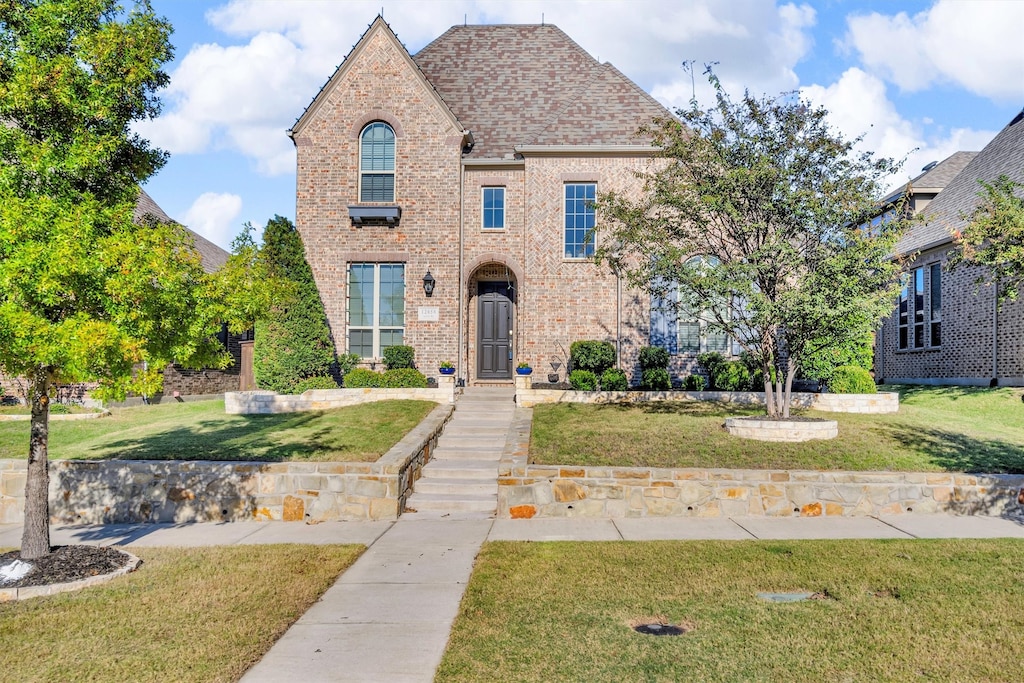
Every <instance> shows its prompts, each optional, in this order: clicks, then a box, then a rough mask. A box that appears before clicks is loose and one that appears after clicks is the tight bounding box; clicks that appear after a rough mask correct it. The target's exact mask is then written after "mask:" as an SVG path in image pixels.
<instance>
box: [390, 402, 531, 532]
mask: <svg viewBox="0 0 1024 683" xmlns="http://www.w3.org/2000/svg"><path fill="white" fill-rule="evenodd" d="M514 398H515V392H514V390H513V389H512V387H467V388H466V390H465V392H464V393H463V394H462V396H461V397H460V398H459V400H458V402H457V403H456V404H455V414H454V415H453V416H452V419H451V420H450V421H449V422H448V424H447V425H446V426H445V429H444V432H443V433H442V434H441V437H440V438H439V439H438V441H437V446H436V447H435V448H434V454H433V458H431V460H430V462H429V463H427V464H426V466H424V468H423V472H422V474H421V476H420V479H419V480H418V481H417V482H416V484H415V491H414V493H413V494H412V495H411V496H410V497H409V499H408V501H406V504H405V512H404V515H410V516H414V517H417V518H420V517H433V518H458V519H470V518H478V519H481V518H490V517H494V515H495V514H496V512H497V509H498V462H499V461H500V460H501V453H502V451H503V450H504V448H505V437H506V435H507V433H508V429H509V427H510V426H511V424H512V416H513V414H514V412H515V403H514Z"/></svg>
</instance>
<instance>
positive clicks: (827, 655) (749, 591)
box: [436, 539, 1024, 682]
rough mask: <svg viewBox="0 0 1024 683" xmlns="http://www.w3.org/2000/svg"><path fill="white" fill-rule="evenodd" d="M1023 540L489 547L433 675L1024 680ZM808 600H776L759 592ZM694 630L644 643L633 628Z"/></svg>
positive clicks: (488, 677) (533, 678)
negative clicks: (807, 595) (817, 596)
mask: <svg viewBox="0 0 1024 683" xmlns="http://www.w3.org/2000/svg"><path fill="white" fill-rule="evenodd" d="M1022 568H1024V541H1021V540H1005V539H1004V540H970V541H964V540H952V541H950V540H937V541H930V540H929V541H853V540H844V541H785V542H764V541H756V542H754V541H752V542H729V541H717V542H649V543H625V542H616V543H593V542H591V543H489V544H487V545H485V546H484V549H483V552H482V553H481V555H480V556H479V557H478V559H477V562H476V566H475V569H474V572H473V576H472V578H471V579H470V582H469V585H468V587H467V590H466V594H465V596H464V598H463V601H462V605H461V607H460V610H459V616H458V618H457V620H456V623H455V626H454V628H453V631H452V635H451V638H450V640H449V645H448V650H447V652H446V653H445V656H444V660H443V661H442V663H441V667H440V670H439V673H438V676H437V679H436V680H437V681H442V682H444V681H545V682H547V681H911V680H928V681H966V680H971V681H1019V680H1020V679H1021V671H1020V665H1019V658H1020V657H1019V655H1020V652H1021V640H1020V635H1021V633H1024V611H1022V610H1021V609H1020V605H1021V604H1024V569H1022ZM788 591H807V592H821V593H824V594H826V595H827V596H829V597H828V598H826V599H822V600H810V601H805V602H798V603H790V604H781V603H771V602H767V601H764V600H762V599H760V598H758V597H757V593H759V592H788ZM659 618H661V619H664V620H666V621H667V622H669V623H672V624H680V623H682V624H687V625H689V626H692V627H693V630H692V631H690V632H689V633H687V634H685V635H683V636H679V637H654V636H649V635H641V634H638V633H636V632H634V631H632V630H631V629H630V628H629V624H630V623H631V622H633V623H635V622H636V621H651V620H654V619H659Z"/></svg>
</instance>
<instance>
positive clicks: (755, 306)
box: [598, 73, 903, 417]
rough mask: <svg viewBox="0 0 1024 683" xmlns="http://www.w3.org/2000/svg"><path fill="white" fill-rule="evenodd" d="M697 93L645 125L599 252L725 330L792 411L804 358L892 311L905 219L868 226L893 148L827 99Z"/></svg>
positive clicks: (858, 334) (777, 406)
mask: <svg viewBox="0 0 1024 683" xmlns="http://www.w3.org/2000/svg"><path fill="white" fill-rule="evenodd" d="M709 79H710V81H711V83H712V85H713V86H714V87H715V90H716V94H717V97H716V103H715V104H714V105H713V106H711V107H709V108H706V109H704V108H701V107H700V106H699V105H698V104H697V103H696V102H693V103H691V106H690V108H689V109H683V110H679V111H678V112H677V114H678V116H679V118H678V119H676V118H666V119H664V120H660V121H657V122H655V123H654V124H653V125H651V126H649V127H646V128H645V129H644V130H642V131H641V132H642V133H643V134H645V135H647V136H649V137H650V138H652V139H653V142H654V144H655V145H657V146H658V147H659V148H660V149H661V152H660V157H661V159H660V162H661V163H660V164H659V165H657V166H656V170H654V171H652V172H648V173H645V174H643V177H644V179H645V181H646V186H645V192H644V193H643V194H642V196H640V197H639V198H634V197H630V196H623V195H619V194H609V195H607V196H604V197H602V198H601V199H600V201H599V205H600V206H599V208H600V209H601V210H602V216H603V217H604V220H605V221H606V225H607V228H605V227H602V233H603V237H602V243H603V245H604V246H603V248H602V249H599V252H598V255H599V258H601V259H605V260H608V261H611V262H612V265H613V266H614V267H616V268H618V269H620V271H621V272H623V273H625V274H626V276H627V278H628V280H629V282H630V283H631V284H632V285H633V286H635V287H638V288H641V289H644V290H646V291H648V292H649V293H650V294H651V296H652V297H654V298H655V299H660V300H662V301H664V302H665V305H666V306H669V307H675V308H676V312H677V313H678V314H680V315H684V314H685V315H686V316H693V315H697V316H698V317H700V318H701V319H703V321H704V323H705V326H706V329H708V330H710V331H718V332H724V333H726V334H728V335H729V336H730V337H731V338H732V339H734V340H736V341H737V342H738V344H739V345H740V347H741V348H742V349H743V350H744V351H746V352H747V353H749V354H750V355H751V356H752V357H753V358H754V359H756V361H757V364H758V365H759V366H760V368H761V369H762V371H763V373H764V378H765V379H764V388H765V399H766V404H767V412H768V415H769V416H772V417H788V416H789V405H790V397H791V392H792V381H793V378H794V376H795V375H796V373H797V371H798V370H799V368H800V365H801V363H802V361H803V360H804V359H805V358H808V357H811V356H814V355H815V354H819V353H820V352H822V351H823V350H825V349H827V348H830V347H836V346H840V345H842V344H845V343H849V342H850V341H851V340H856V339H859V338H862V337H863V335H864V334H866V333H870V332H871V331H872V330H874V329H875V328H876V327H877V325H878V322H879V321H880V319H881V318H882V317H883V316H884V315H886V314H888V313H890V312H891V309H892V301H893V298H894V291H895V287H896V285H897V273H898V263H896V262H895V261H893V260H892V259H891V258H890V254H891V249H892V246H893V245H894V243H895V240H896V239H897V237H898V235H899V232H900V230H901V229H902V227H903V220H902V219H899V218H897V219H894V220H891V221H889V222H886V223H884V224H881V225H878V226H875V227H874V228H867V227H865V224H866V221H867V219H868V218H869V217H870V216H871V215H872V212H873V211H875V207H876V201H877V199H878V198H879V197H880V196H881V194H882V190H883V187H882V185H881V182H882V180H883V179H884V178H885V177H886V176H888V175H889V174H890V173H891V172H893V171H894V170H895V167H896V165H895V164H893V163H892V162H891V161H889V160H885V159H881V160H879V159H875V158H873V156H872V155H871V154H866V153H865V154H858V153H856V152H855V151H854V149H853V148H854V145H855V144H856V142H857V141H856V140H852V141H851V140H845V139H844V138H843V137H842V136H841V135H840V134H838V133H837V132H835V131H834V130H832V129H831V128H830V127H829V125H828V123H827V111H826V110H825V109H823V108H816V107H812V106H811V105H809V104H808V103H806V102H803V101H801V100H800V99H799V98H797V97H795V96H793V95H783V96H780V97H775V98H756V97H754V96H751V95H750V94H749V93H745V94H744V96H743V98H742V99H741V100H740V101H737V102H734V101H733V100H732V99H731V98H730V97H729V95H728V94H727V93H726V92H725V91H724V90H723V89H722V87H721V85H720V84H719V82H718V81H717V79H716V78H715V77H714V74H710V73H709Z"/></svg>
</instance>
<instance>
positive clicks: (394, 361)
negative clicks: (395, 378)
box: [384, 345, 416, 370]
mask: <svg viewBox="0 0 1024 683" xmlns="http://www.w3.org/2000/svg"><path fill="white" fill-rule="evenodd" d="M384 365H385V367H387V369H388V370H402V369H408V368H415V367H416V351H415V350H414V349H413V348H412V347H411V346H404V345H399V346H389V347H387V348H386V349H384Z"/></svg>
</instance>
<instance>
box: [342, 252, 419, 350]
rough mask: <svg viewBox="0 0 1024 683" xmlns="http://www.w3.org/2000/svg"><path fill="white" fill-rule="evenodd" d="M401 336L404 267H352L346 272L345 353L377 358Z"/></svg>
mask: <svg viewBox="0 0 1024 683" xmlns="http://www.w3.org/2000/svg"><path fill="white" fill-rule="evenodd" d="M404 336H405V264H403V263H353V264H351V265H349V270H348V352H349V353H354V354H356V355H358V356H359V357H360V358H381V357H383V355H384V349H386V348H388V347H389V346H399V345H401V344H402V340H403V338H404Z"/></svg>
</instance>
